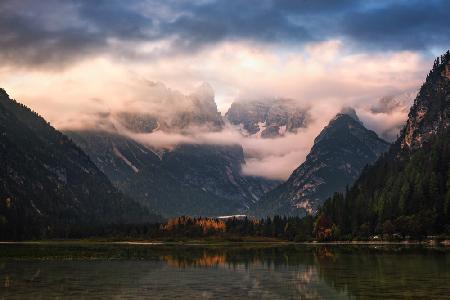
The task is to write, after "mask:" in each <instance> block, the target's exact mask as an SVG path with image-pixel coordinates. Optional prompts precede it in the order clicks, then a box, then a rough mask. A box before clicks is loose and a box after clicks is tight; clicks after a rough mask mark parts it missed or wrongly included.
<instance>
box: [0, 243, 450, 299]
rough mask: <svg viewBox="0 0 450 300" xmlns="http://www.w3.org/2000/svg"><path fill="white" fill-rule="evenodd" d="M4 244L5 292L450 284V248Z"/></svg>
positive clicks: (330, 293) (394, 292)
mask: <svg viewBox="0 0 450 300" xmlns="http://www.w3.org/2000/svg"><path fill="white" fill-rule="evenodd" d="M4 247H5V246H0V250H2V253H3V255H2V259H1V260H0V299H2V298H5V299H14V298H16V299H24V298H25V299H27V298H37V299H39V298H45V299H47V298H58V297H61V296H62V295H64V298H65V299H66V298H69V299H70V298H72V299H90V298H113V299H114V298H116V299H117V298H127V297H129V298H131V297H134V298H136V297H137V298H139V297H140V298H150V299H167V298H180V299H186V298H192V299H202V298H203V299H212V298H222V299H223V298H232V299H236V298H254V299H348V298H356V299H361V298H364V299H365V298H370V297H375V298H376V297H377V295H378V296H379V295H386V297H388V298H396V297H397V298H405V297H406V298H408V297H410V298H413V297H416V296H423V298H425V297H424V295H425V293H427V295H431V297H432V298H436V299H439V296H440V295H447V294H448V292H450V287H449V285H448V283H449V282H450V280H449V279H450V255H449V254H450V253H449V252H448V251H437V250H426V249H425V250H424V249H416V248H412V249H405V248H402V247H399V248H393V249H392V248H389V249H386V248H381V249H377V248H373V247H352V246H346V247H337V246H333V247H329V246H282V247H261V246H259V247H242V246H241V247H217V248H215V247H201V246H192V247H185V246H164V245H163V246H123V245H121V246H118V245H103V246H96V247H91V246H89V247H88V246H76V247H75V246H74V247H68V246H60V247H54V246H53V247H40V246H39V247H31V248H28V249H27V247H24V246H22V247H18V246H15V248H14V247H13V248H9V249H6V251H3V250H5V249H4ZM26 253H28V255H26ZM412 282H414V284H412ZM437 287H438V288H437ZM439 288H440V289H439ZM348 295H350V296H348Z"/></svg>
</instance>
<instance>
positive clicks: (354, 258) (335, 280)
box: [316, 246, 450, 299]
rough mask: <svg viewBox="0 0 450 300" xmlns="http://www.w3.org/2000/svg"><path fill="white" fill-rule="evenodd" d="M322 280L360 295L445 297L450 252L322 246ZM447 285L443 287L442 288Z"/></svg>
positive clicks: (449, 279) (318, 254)
mask: <svg viewBox="0 0 450 300" xmlns="http://www.w3.org/2000/svg"><path fill="white" fill-rule="evenodd" d="M316 265H317V270H318V275H319V280H323V281H324V282H326V283H327V285H329V286H331V287H333V288H334V289H335V290H336V291H338V292H341V293H347V294H349V295H351V296H353V297H356V298H357V299H361V298H371V297H372V298H376V297H380V296H379V295H383V297H385V298H402V299H403V298H416V299H445V297H447V296H443V295H448V293H449V292H450V253H449V252H448V251H440V250H438V249H425V248H419V247H410V248H407V247H404V246H367V247H361V246H342V247H337V246H333V247H318V248H317V249H316ZM442 288H443V289H442Z"/></svg>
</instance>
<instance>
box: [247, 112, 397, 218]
mask: <svg viewBox="0 0 450 300" xmlns="http://www.w3.org/2000/svg"><path fill="white" fill-rule="evenodd" d="M388 147H389V144H388V143H387V142H385V141H384V140H382V139H380V138H379V137H378V136H377V135H376V133H375V132H373V131H371V130H368V129H366V128H365V127H364V126H363V124H362V123H361V121H360V120H359V119H358V117H357V116H356V113H355V111H354V110H353V109H347V110H346V111H345V112H342V113H339V114H337V115H336V117H335V118H334V119H333V120H331V121H330V123H329V124H328V126H326V127H325V128H324V129H323V130H322V131H321V133H320V134H319V135H318V136H317V137H316V139H315V140H314V145H313V147H312V149H311V151H310V153H309V154H308V156H307V157H306V160H305V162H304V163H303V164H301V165H300V166H299V167H298V168H297V169H296V170H295V171H294V172H293V173H292V175H291V176H290V177H289V179H288V180H287V181H286V182H285V183H283V184H281V185H280V186H279V187H277V188H276V189H274V190H273V191H271V192H269V193H267V194H266V195H265V196H264V197H263V198H262V199H261V200H260V201H259V202H258V203H256V205H255V206H254V207H252V208H251V209H250V211H249V213H250V214H256V215H258V216H266V215H270V216H273V215H305V214H314V213H315V212H316V211H317V208H318V207H319V206H320V205H322V204H323V201H325V199H327V198H328V197H330V196H332V195H333V193H334V192H335V191H344V190H345V187H346V186H347V185H351V184H352V183H353V182H354V181H355V180H356V178H358V176H359V174H360V173H361V171H362V169H363V168H364V166H366V165H367V164H370V163H373V162H374V161H375V160H376V159H377V158H378V157H379V156H380V155H381V154H382V153H383V152H385V151H386V150H387V149H388Z"/></svg>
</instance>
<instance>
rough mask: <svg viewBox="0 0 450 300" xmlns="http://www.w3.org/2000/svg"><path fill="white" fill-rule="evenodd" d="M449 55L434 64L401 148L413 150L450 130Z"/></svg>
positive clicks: (415, 102)
mask: <svg viewBox="0 0 450 300" xmlns="http://www.w3.org/2000/svg"><path fill="white" fill-rule="evenodd" d="M449 86H450V53H449V52H447V53H446V54H444V55H443V56H442V57H441V59H440V60H437V61H436V62H435V65H434V67H433V70H432V71H431V72H430V74H429V75H428V77H427V80H426V81H425V83H424V84H423V85H422V88H421V89H420V92H419V94H418V95H417V98H416V100H415V101H414V105H413V106H412V108H411V110H410V113H409V115H408V121H407V123H406V127H405V129H404V131H403V132H402V135H401V137H400V145H401V148H402V149H409V150H414V149H417V148H420V147H421V146H422V145H423V143H425V142H427V141H428V140H429V139H430V138H432V137H433V136H435V135H436V134H438V133H440V132H444V131H446V130H447V129H448V128H449V127H450V106H449V102H450V92H449V91H450V89H449Z"/></svg>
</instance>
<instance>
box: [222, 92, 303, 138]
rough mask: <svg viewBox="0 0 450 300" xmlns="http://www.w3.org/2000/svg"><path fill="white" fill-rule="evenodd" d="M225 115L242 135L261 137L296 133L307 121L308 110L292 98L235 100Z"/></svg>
mask: <svg viewBox="0 0 450 300" xmlns="http://www.w3.org/2000/svg"><path fill="white" fill-rule="evenodd" d="M225 117H226V118H227V120H228V121H229V122H230V123H231V124H233V125H235V126H237V127H240V129H241V131H242V133H243V134H244V135H251V136H260V137H262V138H275V137H279V136H283V135H284V134H286V133H287V132H290V133H296V132H297V130H298V129H299V128H304V127H306V126H307V125H308V122H309V113H308V110H307V109H306V108H304V107H301V106H299V105H298V104H296V103H295V102H294V101H293V100H271V101H249V102H235V103H233V104H232V105H231V107H230V109H229V110H228V112H227V113H226V114H225Z"/></svg>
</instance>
